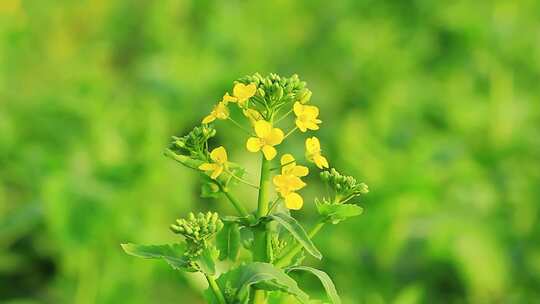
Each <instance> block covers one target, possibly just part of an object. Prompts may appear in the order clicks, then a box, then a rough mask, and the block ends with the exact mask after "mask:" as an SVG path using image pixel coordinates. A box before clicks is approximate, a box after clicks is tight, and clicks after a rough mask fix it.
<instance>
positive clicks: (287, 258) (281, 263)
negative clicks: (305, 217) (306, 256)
mask: <svg viewBox="0 0 540 304" xmlns="http://www.w3.org/2000/svg"><path fill="white" fill-rule="evenodd" d="M323 226H324V222H318V223H317V225H315V227H313V228H312V229H311V231H310V232H309V238H313V237H314V236H315V235H316V234H317V233H318V232H319V231H320V230H321V229H322V227H323ZM301 250H302V245H300V244H296V245H295V246H294V247H293V248H291V249H290V250H289V251H288V252H287V253H285V254H284V255H283V256H282V257H281V258H279V259H278V260H277V261H276V263H275V265H276V267H280V268H282V267H285V266H287V265H289V263H290V262H291V259H292V258H294V256H295V255H297V254H298V253H299V252H300V251H301Z"/></svg>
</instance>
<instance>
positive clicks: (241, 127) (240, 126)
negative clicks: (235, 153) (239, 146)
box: [227, 117, 253, 135]
mask: <svg viewBox="0 0 540 304" xmlns="http://www.w3.org/2000/svg"><path fill="white" fill-rule="evenodd" d="M227 119H228V120H230V121H231V122H232V123H233V124H234V125H235V126H237V127H238V128H239V129H240V130H242V131H244V132H246V133H247V134H249V135H253V133H252V132H250V131H248V130H247V129H246V128H244V127H243V126H242V125H241V124H240V123H238V122H237V121H236V120H234V119H232V118H231V117H228V118H227Z"/></svg>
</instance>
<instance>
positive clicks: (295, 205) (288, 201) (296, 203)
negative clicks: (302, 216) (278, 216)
mask: <svg viewBox="0 0 540 304" xmlns="http://www.w3.org/2000/svg"><path fill="white" fill-rule="evenodd" d="M303 205H304V199H303V198H302V197H301V196H300V194H298V193H295V192H291V193H289V194H288V195H287V196H286V197H285V207H287V208H289V209H292V210H299V209H301V208H302V206H303Z"/></svg>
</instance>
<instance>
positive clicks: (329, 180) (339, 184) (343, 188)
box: [320, 168, 369, 203]
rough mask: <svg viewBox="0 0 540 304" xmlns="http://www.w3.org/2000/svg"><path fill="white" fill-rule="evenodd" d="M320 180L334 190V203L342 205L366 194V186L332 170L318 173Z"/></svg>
mask: <svg viewBox="0 0 540 304" xmlns="http://www.w3.org/2000/svg"><path fill="white" fill-rule="evenodd" d="M320 177H321V180H322V181H323V182H324V183H326V184H327V185H328V186H329V187H330V188H331V189H332V190H334V193H335V198H334V203H344V202H346V201H348V200H349V199H351V198H353V197H356V196H359V195H360V194H365V193H368V192H369V190H368V186H367V185H366V184H364V183H358V182H357V181H356V179H355V178H354V177H352V176H347V175H342V174H341V173H339V172H338V171H337V170H336V169H334V168H332V169H330V170H326V171H323V172H321V173H320Z"/></svg>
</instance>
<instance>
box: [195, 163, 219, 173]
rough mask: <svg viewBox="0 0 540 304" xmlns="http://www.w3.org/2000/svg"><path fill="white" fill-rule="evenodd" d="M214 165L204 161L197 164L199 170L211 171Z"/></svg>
mask: <svg viewBox="0 0 540 304" xmlns="http://www.w3.org/2000/svg"><path fill="white" fill-rule="evenodd" d="M216 166H217V165H216V164H211V163H204V164H201V165H200V166H199V170H203V171H212V170H214V169H215V168H216Z"/></svg>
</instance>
